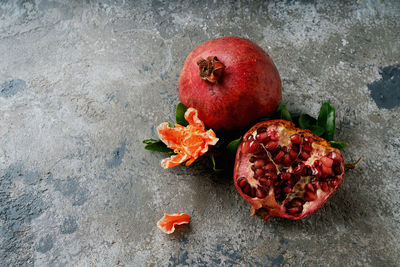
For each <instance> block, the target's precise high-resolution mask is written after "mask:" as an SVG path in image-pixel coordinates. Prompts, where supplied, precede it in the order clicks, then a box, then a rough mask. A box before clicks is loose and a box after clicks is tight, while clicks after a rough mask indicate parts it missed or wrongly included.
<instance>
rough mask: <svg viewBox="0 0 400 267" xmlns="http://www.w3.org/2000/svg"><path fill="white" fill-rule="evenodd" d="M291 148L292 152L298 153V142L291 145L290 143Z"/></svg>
mask: <svg viewBox="0 0 400 267" xmlns="http://www.w3.org/2000/svg"><path fill="white" fill-rule="evenodd" d="M292 150H293V151H294V152H296V153H299V151H300V145H298V144H293V145H292Z"/></svg>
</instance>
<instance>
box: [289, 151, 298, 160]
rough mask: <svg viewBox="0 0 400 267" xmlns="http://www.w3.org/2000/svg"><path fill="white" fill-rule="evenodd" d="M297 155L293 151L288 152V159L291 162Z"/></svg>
mask: <svg viewBox="0 0 400 267" xmlns="http://www.w3.org/2000/svg"><path fill="white" fill-rule="evenodd" d="M297 154H298V152H296V151H294V150H293V149H292V150H290V152H289V155H290V158H291V159H292V160H295V159H296V158H297Z"/></svg>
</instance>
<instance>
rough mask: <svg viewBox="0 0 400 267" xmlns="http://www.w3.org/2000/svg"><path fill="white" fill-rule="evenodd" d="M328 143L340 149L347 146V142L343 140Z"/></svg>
mask: <svg viewBox="0 0 400 267" xmlns="http://www.w3.org/2000/svg"><path fill="white" fill-rule="evenodd" d="M329 143H330V144H331V146H332V147H334V148H337V149H340V150H342V149H343V148H345V147H346V146H347V144H346V143H344V142H337V141H330V142H329Z"/></svg>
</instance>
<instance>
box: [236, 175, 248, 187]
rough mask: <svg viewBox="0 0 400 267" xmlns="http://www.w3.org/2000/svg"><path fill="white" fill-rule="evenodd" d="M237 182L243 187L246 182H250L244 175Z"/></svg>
mask: <svg viewBox="0 0 400 267" xmlns="http://www.w3.org/2000/svg"><path fill="white" fill-rule="evenodd" d="M237 183H238V185H239V187H240V188H243V187H244V186H245V185H246V184H248V183H247V180H246V178H244V177H240V178H239V179H238V182H237Z"/></svg>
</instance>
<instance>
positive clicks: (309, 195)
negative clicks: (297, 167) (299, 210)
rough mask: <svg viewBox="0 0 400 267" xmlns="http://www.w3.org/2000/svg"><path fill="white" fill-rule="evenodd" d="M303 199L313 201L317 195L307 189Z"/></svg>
mask: <svg viewBox="0 0 400 267" xmlns="http://www.w3.org/2000/svg"><path fill="white" fill-rule="evenodd" d="M304 199H305V200H306V201H313V200H316V199H317V195H316V194H315V193H314V192H311V191H307V192H306V194H305V197H304Z"/></svg>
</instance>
